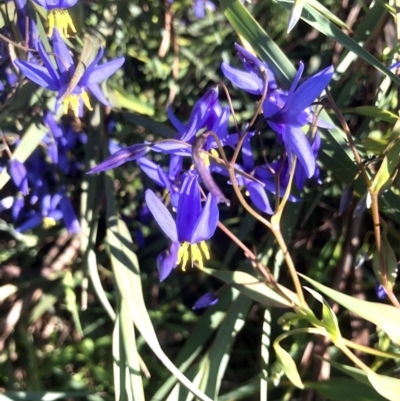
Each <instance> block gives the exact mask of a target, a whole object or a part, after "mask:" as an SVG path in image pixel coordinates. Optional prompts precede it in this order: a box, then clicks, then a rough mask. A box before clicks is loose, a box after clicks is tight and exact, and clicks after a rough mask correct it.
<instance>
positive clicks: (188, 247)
mask: <svg viewBox="0 0 400 401" xmlns="http://www.w3.org/2000/svg"><path fill="white" fill-rule="evenodd" d="M189 252H190V256H191V261H192V267H193V263H194V262H197V263H198V264H199V268H200V269H203V267H204V263H203V254H204V256H205V258H206V259H207V260H208V259H210V252H209V250H208V247H207V244H206V243H205V242H204V241H201V242H200V243H199V244H190V243H189V242H183V243H182V244H181V246H180V247H179V251H178V257H177V261H176V264H177V265H179V264H180V263H182V271H186V264H187V262H188V260H189ZM202 252H203V254H202Z"/></svg>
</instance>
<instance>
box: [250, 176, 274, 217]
mask: <svg viewBox="0 0 400 401" xmlns="http://www.w3.org/2000/svg"><path fill="white" fill-rule="evenodd" d="M246 188H247V190H248V191H249V194H250V199H251V200H252V202H253V203H254V204H255V205H256V207H257V208H258V209H260V210H261V211H262V212H264V213H266V214H273V213H274V211H273V210H272V208H271V205H270V203H269V199H268V196H267V194H266V193H265V189H264V187H263V186H262V185H261V184H260V183H258V182H255V181H251V182H248V183H247V185H246Z"/></svg>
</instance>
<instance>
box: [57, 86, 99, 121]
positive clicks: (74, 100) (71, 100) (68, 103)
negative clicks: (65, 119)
mask: <svg viewBox="0 0 400 401" xmlns="http://www.w3.org/2000/svg"><path fill="white" fill-rule="evenodd" d="M80 99H82V101H83V103H84V105H85V106H86V107H87V108H88V109H89V110H93V107H92V105H91V104H90V100H89V96H88V94H87V93H86V92H82V93H81V94H80V95H75V94H71V95H68V96H66V97H65V99H64V100H63V101H62V102H63V107H64V114H67V113H68V107H71V109H72V111H73V112H74V114H75V117H79V100H80Z"/></svg>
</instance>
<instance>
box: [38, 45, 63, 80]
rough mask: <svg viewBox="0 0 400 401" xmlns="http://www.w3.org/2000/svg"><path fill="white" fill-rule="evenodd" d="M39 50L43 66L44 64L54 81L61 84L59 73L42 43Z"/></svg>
mask: <svg viewBox="0 0 400 401" xmlns="http://www.w3.org/2000/svg"><path fill="white" fill-rule="evenodd" d="M38 50H39V54H40V57H41V59H42V61H43V64H44V66H45V68H46V70H47V71H48V72H49V74H50V76H51V78H52V80H53V81H54V82H59V80H60V76H59V74H58V71H57V70H56V69H55V68H54V66H53V63H52V62H51V60H50V57H49V55H48V54H47V52H46V49H45V48H44V47H43V44H42V43H41V42H40V43H39V44H38ZM56 58H57V57H56Z"/></svg>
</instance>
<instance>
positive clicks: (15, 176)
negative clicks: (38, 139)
mask: <svg viewBox="0 0 400 401" xmlns="http://www.w3.org/2000/svg"><path fill="white" fill-rule="evenodd" d="M9 173H10V176H11V178H12V180H13V181H14V184H15V185H16V186H17V187H18V189H19V190H20V191H21V193H22V194H23V195H27V194H28V192H29V188H28V175H27V172H26V168H25V166H24V165H23V164H22V163H21V162H20V161H19V160H17V159H12V160H11V161H10V165H9Z"/></svg>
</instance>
